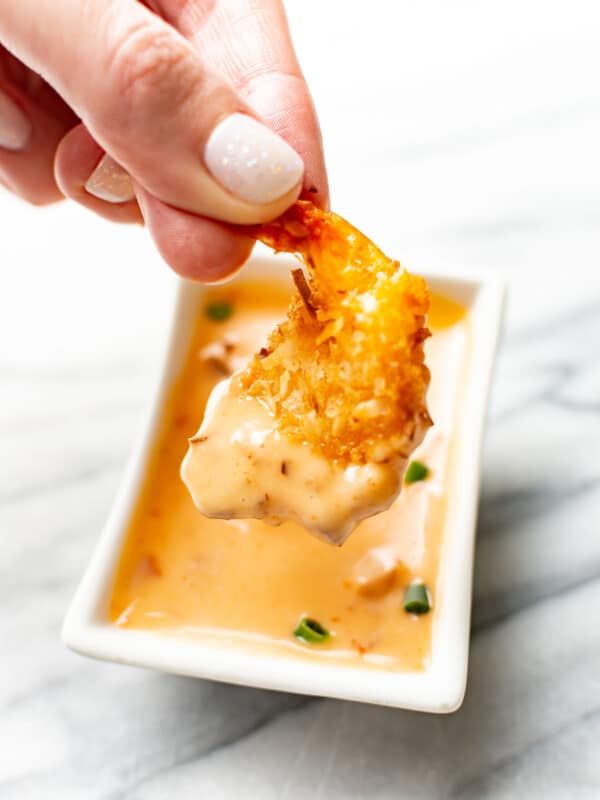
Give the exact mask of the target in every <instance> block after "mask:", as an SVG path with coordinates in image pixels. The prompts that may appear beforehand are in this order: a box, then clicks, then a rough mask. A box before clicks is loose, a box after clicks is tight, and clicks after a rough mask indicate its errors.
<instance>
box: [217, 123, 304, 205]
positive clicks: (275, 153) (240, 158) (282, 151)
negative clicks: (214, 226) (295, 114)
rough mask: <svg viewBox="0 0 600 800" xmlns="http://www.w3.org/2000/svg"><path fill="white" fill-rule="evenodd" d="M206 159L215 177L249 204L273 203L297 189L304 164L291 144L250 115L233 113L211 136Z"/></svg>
mask: <svg viewBox="0 0 600 800" xmlns="http://www.w3.org/2000/svg"><path fill="white" fill-rule="evenodd" d="M204 160H205V162H206V166H207V167H208V169H209V171H210V172H211V173H212V175H213V177H214V178H216V179H217V181H218V182H219V183H220V184H221V186H223V187H224V188H225V189H227V191H229V192H231V194H233V195H235V196H236V197H239V198H240V199H241V200H245V201H246V202H248V203H256V204H258V205H262V204H265V203H271V202H273V201H274V200H277V199H278V198H279V197H282V196H283V195H284V194H286V193H287V192H289V191H290V189H293V188H294V186H296V185H297V184H298V183H299V182H300V180H301V179H302V175H303V173H304V163H303V161H302V159H301V158H300V156H299V155H298V153H296V151H295V150H293V149H292V148H291V147H290V146H289V144H288V143H287V142H284V140H283V139H282V138H281V137H280V136H278V135H277V134H276V133H274V132H273V131H272V130H270V129H269V128H267V127H266V126H265V125H263V124H262V123H260V122H257V120H255V119H253V118H252V117H249V116H247V115H246V114H232V115H231V116H229V117H226V118H225V119H224V120H223V121H222V122H220V123H219V124H218V125H217V127H216V128H215V129H214V130H213V132H212V133H211V135H210V137H209V139H208V142H207V143H206V150H205V153H204Z"/></svg>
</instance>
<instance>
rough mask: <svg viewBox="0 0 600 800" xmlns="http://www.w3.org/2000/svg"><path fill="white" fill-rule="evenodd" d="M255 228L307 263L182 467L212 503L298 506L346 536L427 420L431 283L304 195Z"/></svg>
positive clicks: (314, 523) (240, 513) (219, 391)
mask: <svg viewBox="0 0 600 800" xmlns="http://www.w3.org/2000/svg"><path fill="white" fill-rule="evenodd" d="M251 230H252V234H253V235H254V236H256V238H258V239H260V240H261V241H263V242H264V243H265V244H267V245H269V246H270V247H272V248H273V249H275V250H276V251H286V252H290V253H295V254H296V255H297V256H298V257H299V258H300V260H301V262H302V263H303V265H304V267H305V271H304V270H302V269H300V268H298V269H296V270H293V272H292V277H293V279H294V283H295V285H296V288H297V294H296V295H295V297H294V298H293V300H292V302H291V305H290V308H289V311H288V316H287V319H286V320H285V321H284V322H283V323H282V324H281V325H279V326H278V327H277V328H276V329H275V330H274V331H273V332H272V334H271V335H270V337H269V340H268V343H267V345H266V347H264V348H262V349H261V351H260V352H259V353H257V354H256V355H255V356H254V358H253V359H252V361H251V362H250V364H249V365H248V366H247V367H246V368H245V369H243V370H240V371H239V372H237V373H234V375H233V376H232V377H231V378H230V379H229V380H228V381H225V382H223V384H221V385H219V386H218V387H216V389H215V390H214V392H213V395H212V396H211V398H210V400H209V403H208V405H207V409H206V415H205V420H204V422H203V424H202V427H201V429H200V431H199V437H198V440H197V441H196V442H194V440H192V443H191V445H190V451H189V453H188V456H187V457H186V460H185V461H184V465H183V470H182V474H183V478H184V480H185V481H186V483H187V485H188V487H189V488H190V491H191V493H192V496H193V497H194V500H195V502H196V504H197V505H198V507H199V508H200V509H201V510H202V511H203V512H204V513H205V514H207V515H208V516H218V517H259V518H265V519H267V520H269V521H281V520H285V519H293V520H296V521H298V522H300V523H301V524H302V525H304V527H306V528H307V529H309V530H311V531H312V532H313V533H316V534H317V535H320V536H321V537H323V538H325V539H327V541H332V542H335V543H341V542H342V541H343V540H344V539H345V538H346V536H347V535H348V534H349V533H350V532H351V531H352V530H353V528H354V527H355V526H356V524H357V523H358V522H359V521H360V520H361V519H364V518H365V517H367V516H371V515H372V514H375V513H377V512H379V511H381V510H383V509H385V508H387V507H388V506H389V505H390V504H391V502H392V501H393V500H394V499H395V497H396V496H397V494H398V493H399V491H400V488H401V484H402V475H403V473H404V470H405V468H406V465H407V463H408V459H409V457H410V454H411V453H412V452H413V450H414V449H415V448H416V447H417V445H418V444H420V442H421V441H422V439H423V437H424V435H425V433H426V431H427V429H428V427H429V426H430V425H431V419H430V417H429V414H428V412H427V407H426V393H427V387H428V384H429V371H428V369H427V367H426V366H425V363H424V350H423V343H424V341H425V339H426V338H427V337H428V336H429V332H428V330H427V328H426V327H425V318H426V314H427V310H428V307H429V292H428V289H427V286H426V284H425V281H424V280H423V279H422V278H419V277H416V276H414V275H410V274H409V273H408V272H406V271H405V270H403V269H401V267H400V265H399V263H398V262H397V261H393V260H391V259H389V258H387V257H386V256H385V255H384V254H383V253H382V252H381V251H380V250H379V249H378V248H377V247H376V246H375V245H374V244H373V243H372V242H371V241H369V239H367V238H366V237H365V236H364V235H363V234H361V233H360V232H359V231H358V230H356V229H355V228H353V227H352V226H351V225H350V224H349V223H347V222H346V221H345V220H343V219H342V218H341V217H339V216H337V215H336V214H333V213H330V212H325V211H322V210H320V209H318V208H316V207H315V206H314V205H313V204H312V203H308V202H298V203H296V204H295V205H294V206H292V207H291V208H290V209H289V210H288V211H287V212H286V213H285V214H283V215H282V216H281V217H279V218H278V219H277V220H275V221H274V222H271V223H268V224H265V225H261V226H257V227H255V228H253V229H251ZM195 438H196V437H195ZM282 464H285V470H284V471H283V470H282V467H281V465H282ZM207 473H210V474H207Z"/></svg>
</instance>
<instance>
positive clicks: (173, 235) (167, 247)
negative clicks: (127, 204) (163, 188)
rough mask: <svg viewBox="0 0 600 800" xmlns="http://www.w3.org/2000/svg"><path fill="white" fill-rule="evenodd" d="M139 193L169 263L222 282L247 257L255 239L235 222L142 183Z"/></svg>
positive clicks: (194, 277) (198, 278)
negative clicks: (199, 211)
mask: <svg viewBox="0 0 600 800" xmlns="http://www.w3.org/2000/svg"><path fill="white" fill-rule="evenodd" d="M134 186H135V191H136V195H137V198H138V202H139V205H140V208H141V210H142V214H143V217H144V220H145V222H146V225H147V227H148V229H149V230H150V233H151V235H152V237H153V239H154V241H155V243H156V246H157V248H158V250H159V252H160V254H161V255H162V257H163V258H164V260H165V261H166V262H167V264H169V266H170V267H171V268H172V269H173V270H174V271H175V272H177V273H178V274H179V275H181V276H182V277H183V278H188V279H190V280H194V281H201V282H202V283H220V282H222V281H225V280H227V279H228V278H230V277H232V276H233V275H234V274H235V273H236V272H237V271H238V270H239V269H240V267H242V266H243V264H244V263H245V262H246V261H247V259H248V257H249V255H250V253H251V252H252V247H253V245H254V240H253V239H251V238H250V237H248V236H245V235H243V234H241V233H240V232H238V231H236V230H235V228H234V227H233V226H231V225H228V224H227V223H224V222H218V221H216V220H212V219H207V218H206V217H199V216H197V215H195V214H191V213H189V212H187V211H182V210H181V209H177V208H173V207H172V206H169V205H166V204H165V203H163V202H161V201H160V200H157V199H156V198H155V197H153V196H152V195H150V194H149V193H148V192H146V191H145V190H144V189H142V188H141V187H140V186H139V185H137V184H134Z"/></svg>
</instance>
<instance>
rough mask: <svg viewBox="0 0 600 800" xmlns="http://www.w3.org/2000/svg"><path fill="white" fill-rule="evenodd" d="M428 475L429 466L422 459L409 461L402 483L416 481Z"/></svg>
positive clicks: (422, 479)
mask: <svg viewBox="0 0 600 800" xmlns="http://www.w3.org/2000/svg"><path fill="white" fill-rule="evenodd" d="M428 475H429V467H428V466H427V464H423V462H422V461H411V462H410V464H409V465H408V469H407V470H406V473H405V475H404V483H418V482H419V481H424V480H425V478H427V476H428Z"/></svg>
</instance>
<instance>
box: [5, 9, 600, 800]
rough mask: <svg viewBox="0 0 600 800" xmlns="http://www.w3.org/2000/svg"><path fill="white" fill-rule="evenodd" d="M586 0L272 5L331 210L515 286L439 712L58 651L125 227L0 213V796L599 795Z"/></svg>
mask: <svg viewBox="0 0 600 800" xmlns="http://www.w3.org/2000/svg"><path fill="white" fill-rule="evenodd" d="M595 5H596V4H593V3H589V4H584V3H578V2H574V3H569V4H567V3H558V4H557V3H552V2H545V3H541V2H532V0H520V1H519V2H513V1H512V0H509V2H504V3H502V4H492V3H477V2H474V0H473V2H458V3H444V2H442V0H439V1H438V2H423V3H408V2H401V3H394V4H392V3H384V2H382V0H381V1H380V2H377V1H375V2H371V3H369V4H365V3H357V2H348V0H346V2H341V0H340V2H333V0H328V2H327V3H318V4H317V3H312V4H311V3H300V2H292V3H290V14H291V22H292V27H293V30H294V33H295V36H296V40H297V46H298V49H299V51H300V54H301V56H302V58H303V63H304V65H305V68H306V72H307V74H308V76H309V78H310V80H311V84H312V87H313V90H314V95H315V99H316V102H317V104H318V107H319V110H320V114H321V119H322V122H323V128H324V134H325V140H326V148H327V153H328V157H329V165H330V173H331V182H332V190H333V201H334V206H335V208H336V209H338V210H339V211H340V212H342V213H344V214H345V215H347V216H348V217H349V218H350V219H352V220H353V221H355V222H356V223H357V224H359V225H360V226H361V227H363V228H364V229H365V230H366V231H367V232H369V233H370V234H372V235H373V238H375V239H376V240H377V241H378V242H380V243H381V244H382V245H383V246H385V248H386V249H387V250H388V251H389V252H391V253H394V254H396V255H398V256H399V257H400V258H401V259H403V260H404V262H405V263H406V264H407V265H414V266H416V267H420V266H422V267H426V266H429V265H435V266H438V265H442V264H449V265H473V266H477V267H484V268H488V269H489V270H490V271H491V272H494V273H498V274H501V275H504V276H505V277H506V279H507V280H508V282H509V284H510V287H511V302H510V307H509V313H508V330H507V335H506V338H505V343H504V346H503V349H502V354H501V359H500V363H499V369H498V372H497V379H496V386H495V391H494V397H493V406H492V413H491V419H490V425H489V430H488V436H487V447H486V455H485V467H484V480H483V493H482V501H481V515H480V526H479V544H478V549H477V565H476V578H475V600H474V622H473V639H472V655H471V669H470V678H469V687H468V692H467V698H466V701H465V704H464V707H463V708H462V710H461V711H460V712H459V713H457V714H455V715H453V716H450V717H446V718H438V717H433V716H427V715H418V714H414V713H406V712H398V711H393V710H386V709H380V708H374V707H367V706H361V705H354V704H351V703H343V702H336V701H326V700H323V701H321V700H307V699H305V698H302V697H292V696H286V695H283V694H273V693H269V692H264V691H256V690H252V689H244V688H233V687H229V686H224V685H218V684H212V683H206V682H201V681H193V680H186V679H182V678H175V677H170V676H164V675H159V674H152V673H148V672H144V671H140V670H136V669H131V668H125V667H120V666H116V665H110V664H103V663H95V662H92V661H88V660H86V659H83V658H80V657H78V656H76V655H74V654H72V653H69V652H67V651H66V650H65V649H64V648H63V646H62V645H61V643H60V641H59V636H58V634H59V627H60V623H61V619H62V617H63V614H64V612H65V609H66V607H67V604H68V602H69V599H70V597H71V595H72V593H73V591H74V588H75V586H76V583H77V581H78V579H79V576H80V574H81V571H82V569H83V567H84V565H85V563H86V560H87V558H88V556H89V554H90V551H91V549H92V547H93V544H94V541H95V538H96V536H97V534H98V531H99V530H100V528H101V526H102V523H103V521H104V519H105V517H106V515H107V512H108V509H109V506H110V503H111V500H112V498H113V495H114V493H115V490H116V487H117V484H118V482H119V478H120V476H121V472H122V469H123V465H124V462H125V459H126V456H127V453H128V451H129V448H130V446H131V443H132V440H133V436H134V434H135V431H136V426H137V425H138V422H139V420H140V416H141V413H142V409H143V407H144V404H145V402H146V398H147V394H148V391H149V389H150V385H151V375H152V363H153V359H154V356H155V353H156V350H157V347H158V344H159V340H160V337H161V335H162V324H163V321H164V316H165V310H166V309H165V293H164V287H165V285H166V283H167V282H168V281H169V279H170V278H169V275H168V273H167V270H166V269H165V268H164V267H163V266H162V265H161V264H160V262H159V259H158V257H157V255H156V254H155V253H154V252H153V251H152V248H151V246H150V245H149V243H148V242H147V241H146V238H145V236H144V234H143V232H142V231H135V230H129V229H124V228H118V227H116V226H110V225H109V224H108V223H103V222H101V221H99V220H96V219H94V218H92V217H91V216H89V215H88V214H87V213H86V212H84V211H81V210H79V209H76V208H72V207H67V206H63V207H56V208H52V209H47V210H32V209H29V208H26V207H25V206H23V205H21V204H20V203H19V202H17V201H15V200H13V199H12V198H9V197H8V196H6V195H4V194H3V195H1V196H0V209H1V213H2V220H3V221H2V233H1V237H2V238H1V244H0V253H1V263H2V277H3V281H2V291H1V292H0V397H1V401H0V448H1V454H2V457H1V459H0V471H1V479H0V501H1V507H0V534H1V535H0V570H1V579H0V643H1V655H0V797H2V799H3V800H4V799H5V798H6V800H13V798H14V799H15V800H26V799H28V798H45V799H47V798H61V800H71V799H72V798H77V800H79V798H85V800H100V799H102V800H105V799H106V800H109V799H110V800H113V799H114V800H117V798H132V800H154V798H156V799H157V800H158V798H178V799H181V800H187V798H197V797H206V798H211V800H212V798H259V799H262V798H265V800H270V799H271V798H273V799H274V800H275V798H276V799H277V800H279V799H280V798H290V799H291V798H293V799H294V800H296V799H297V798H307V797H321V798H327V799H328V800H330V799H331V800H334V799H335V800H337V798H348V797H357V798H358V797H360V798H362V797H364V798H370V799H371V800H380V799H381V800H384V799H385V800H387V799H388V798H405V797H406V798H445V797H459V798H498V799H500V798H511V800H512V799H514V798H521V797H527V798H550V800H553V798H584V799H585V800H587V799H588V798H598V797H600V208H599V195H600V158H599V157H598V147H599V142H600V87H599V85H598V84H599V82H598V75H599V74H600V51H599V48H598V44H597V38H598V37H597V31H598V18H597V15H596V14H595Z"/></svg>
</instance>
